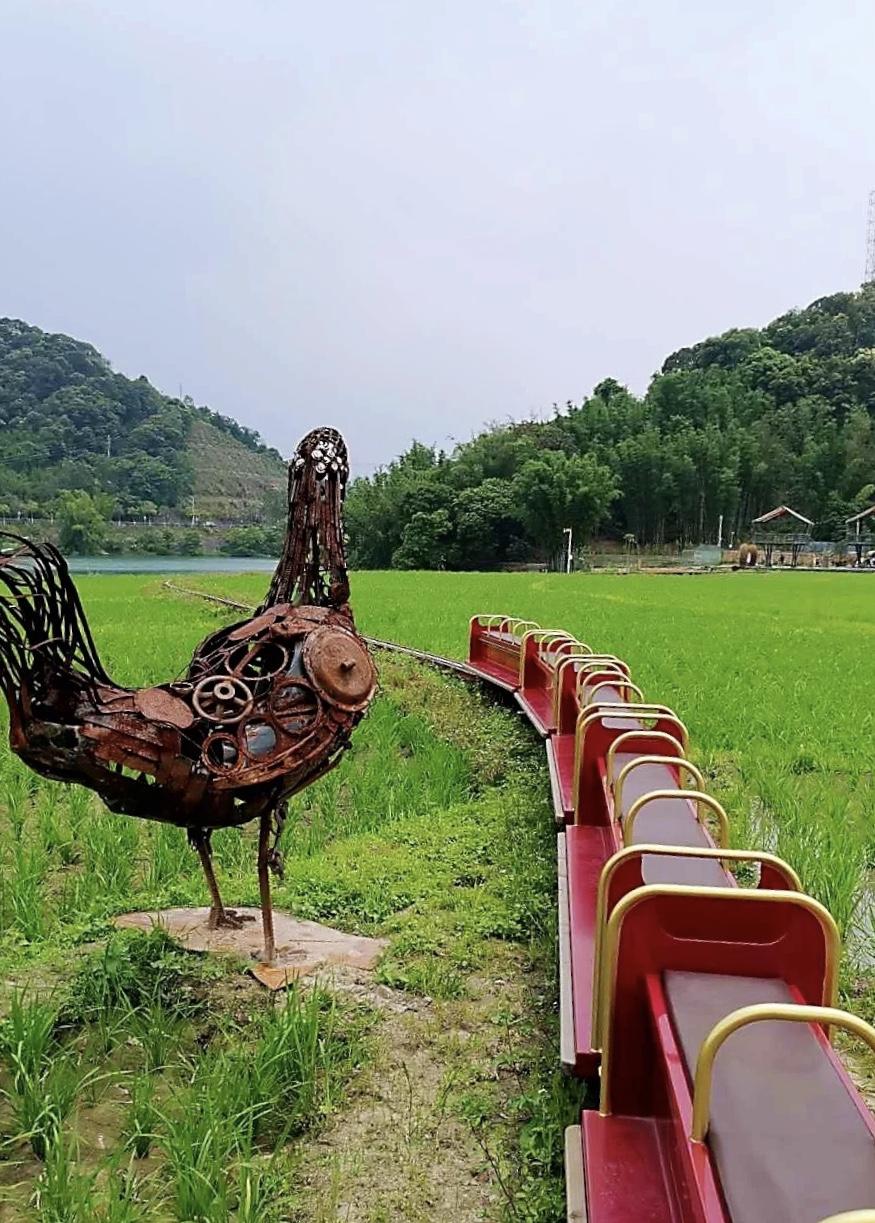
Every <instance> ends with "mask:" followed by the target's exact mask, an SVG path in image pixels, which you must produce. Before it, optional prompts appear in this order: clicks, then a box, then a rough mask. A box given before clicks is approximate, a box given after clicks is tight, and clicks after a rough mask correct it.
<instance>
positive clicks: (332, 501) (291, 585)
mask: <svg viewBox="0 0 875 1223" xmlns="http://www.w3.org/2000/svg"><path fill="white" fill-rule="evenodd" d="M348 479H349V458H348V456H347V450H346V442H344V440H343V438H342V436H341V435H340V434H339V433H338V432H337V430H336V429H330V428H319V429H313V430H311V432H310V433H308V434H307V435H306V437H303V438H302V439H301V441H300V442H299V443H298V447H297V449H296V450H295V453H294V455H293V456H292V459H291V461H290V463H289V517H288V523H287V526H286V538H285V543H284V545H283V553H282V556H281V557H280V561H279V564H278V565H277V567H276V572H275V573H274V576H273V581H272V582H271V585H270V590H269V591H268V593H267V598H266V599H265V601H264V603H263V604H262V607H270V606H272V605H274V604H276V603H296V604H304V605H307V606H315V607H335V608H340V607H345V605H346V604H347V602H348V600H349V580H348V578H347V573H346V553H345V549H344V543H343V499H344V496H345V495H346V484H347V480H348Z"/></svg>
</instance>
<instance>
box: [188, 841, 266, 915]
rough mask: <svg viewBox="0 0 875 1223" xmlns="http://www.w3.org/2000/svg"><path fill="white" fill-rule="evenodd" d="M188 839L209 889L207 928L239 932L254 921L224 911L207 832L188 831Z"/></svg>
mask: <svg viewBox="0 0 875 1223" xmlns="http://www.w3.org/2000/svg"><path fill="white" fill-rule="evenodd" d="M189 839H190V841H191V843H192V844H193V845H194V847H195V849H196V850H197V854H198V857H199V858H200V860H201V866H202V867H203V871H204V875H205V876H206V880H207V887H208V888H209V889H210V917H209V921H208V923H207V924H208V926H209V928H210V929H211V930H217V929H218V928H219V927H220V926H226V927H229V928H230V929H231V930H239V929H240V927H241V926H242V925H243V923H244V922H245V921H253V920H254V919H253V918H252V917H250V916H249V915H248V914H240V913H235V912H234V910H233V909H226V908H225V906H224V904H223V903H222V895H221V893H220V891H219V884H218V882H217V880H216V872H215V871H214V870H213V855H212V852H211V849H210V834H209V832H207V831H204V830H202V829H199V828H198V829H190V830H189Z"/></svg>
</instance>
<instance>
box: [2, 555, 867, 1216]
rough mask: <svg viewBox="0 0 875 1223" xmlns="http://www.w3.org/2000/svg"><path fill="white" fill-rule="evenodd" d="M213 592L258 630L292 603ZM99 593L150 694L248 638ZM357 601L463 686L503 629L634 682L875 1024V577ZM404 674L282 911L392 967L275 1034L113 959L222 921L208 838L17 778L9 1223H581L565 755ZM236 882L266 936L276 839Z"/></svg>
mask: <svg viewBox="0 0 875 1223" xmlns="http://www.w3.org/2000/svg"><path fill="white" fill-rule="evenodd" d="M198 584H200V585H203V586H204V587H205V588H211V589H213V590H215V591H217V592H220V593H223V594H225V595H228V596H230V597H235V596H236V597H241V598H243V599H244V600H246V601H251V602H255V601H257V599H258V598H259V597H260V596H261V594H262V593H263V589H264V586H265V579H264V578H263V577H262V576H259V577H246V576H243V577H228V576H225V577H222V578H221V579H220V578H211V579H198ZM81 590H82V594H83V599H84V602H85V605H86V608H87V611H88V614H89V617H90V619H91V622H92V625H93V629H94V633H95V636H96V638H97V642H98V645H99V648H100V650H101V654H102V656H103V659H104V662H105V664H106V665H107V667H108V669H109V671H110V673H111V674H113V675H114V676H115V677H116V678H117V679H118V680H119V681H121V682H123V683H130V684H149V683H155V682H158V681H162V680H164V681H166V680H167V679H169V678H170V677H172V676H174V675H178V674H179V673H180V672H182V671H183V669H184V667H185V665H186V662H187V660H188V658H189V656H190V654H191V651H192V648H193V647H194V645H195V644H196V643H197V641H199V640H200V639H201V638H202V637H203V636H204V635H205V633H206V632H208V631H210V630H211V629H212V628H214V627H215V626H216V625H217V624H218V623H219V622H221V621H222V620H224V619H226V618H227V617H226V615H225V613H223V612H221V611H219V610H218V609H215V608H213V607H211V606H209V605H206V604H203V603H199V602H195V601H194V600H185V599H178V598H175V597H173V596H170V595H168V594H167V592H165V591H164V590H163V588H162V586H161V582H160V580H156V579H148V580H144V579H143V578H142V577H121V576H119V577H112V578H107V577H99V578H87V579H83V580H82V582H81ZM353 598H354V606H355V608H356V612H357V617H358V621H359V623H360V625H361V627H362V628H363V629H364V631H366V632H370V633H372V634H374V635H376V636H382V637H387V638H393V639H395V640H398V641H401V642H407V643H409V644H412V645H417V646H422V647H426V648H428V649H430V650H433V651H435V652H438V653H445V654H448V655H452V656H456V657H462V656H463V655H464V652H465V646H466V636H467V620H468V617H469V616H470V615H472V614H474V613H475V612H477V611H484V610H486V611H495V610H508V611H512V612H514V613H518V614H520V615H526V616H531V617H533V618H535V619H537V620H539V621H540V622H541V623H542V624H544V625H546V626H561V627H566V628H568V629H570V630H572V631H574V632H575V633H577V634H578V635H579V636H581V637H582V638H583V639H584V640H586V641H588V642H589V643H590V644H591V645H593V646H594V647H597V648H598V649H600V650H610V651H615V652H616V653H618V654H620V655H621V656H622V657H624V658H625V659H626V660H627V661H628V662H629V663H630V665H631V667H632V671H633V676H634V678H635V679H636V681H637V682H639V683H640V684H641V685H642V686H643V688H644V690H645V692H646V694H647V695H648V696H649V697H652V698H653V699H658V700H662V701H665V702H667V703H669V704H671V705H673V706H674V707H675V708H676V709H677V711H678V712H679V714H680V715H681V717H682V718H683V719H684V721H685V722H686V723H687V725H688V727H689V729H690V734H691V742H692V756H693V758H694V759H695V760H696V761H697V762H698V763H699V764H700V765H701V766H702V767H703V768H704V770H705V772H706V774H707V777H708V782H709V786H710V788H711V789H712V790H713V792H714V793H715V794H716V796H717V797H718V798H719V799H720V800H721V801H722V802H723V803H724V805H725V806H726V808H727V810H728V811H729V814H730V818H731V820H732V826H733V839H734V841H735V843H736V844H742V845H744V844H746V845H755V844H757V845H767V846H770V847H773V848H775V849H776V850H777V852H779V853H781V854H782V856H784V857H786V858H787V859H788V860H789V861H790V862H792V863H793V865H794V866H796V868H797V869H798V870H799V871H800V873H801V875H802V877H803V880H804V882H805V884H806V886H807V887H808V888H809V889H810V890H811V891H812V892H813V893H814V894H815V895H817V896H819V897H820V898H821V899H822V900H824V901H825V902H826V903H827V904H828V905H829V907H830V908H831V909H832V911H833V912H834V914H835V916H836V918H837V920H838V921H839V923H840V925H841V927H842V929H843V931H844V932H845V935H846V936H847V938H848V940H849V947H850V952H849V957H848V959H847V960H846V964H845V973H844V984H843V988H844V990H845V997H846V1001H848V1000H849V1001H850V1003H851V1004H852V1005H854V1006H855V1007H856V1009H858V1010H859V1011H860V1012H861V1013H863V1014H865V1015H867V1016H871V1013H872V1010H873V1004H875V983H873V977H872V974H871V964H869V963H867V962H866V959H865V956H864V954H863V952H864V948H865V942H864V939H862V938H861V937H860V931H861V930H863V929H864V928H865V926H866V922H867V912H868V909H867V901H866V897H867V883H868V875H869V871H870V869H871V866H872V865H873V862H875V833H873V831H872V827H871V819H870V813H871V809H872V799H873V781H872V772H871V767H870V765H869V762H868V744H869V739H870V737H871V731H872V725H871V723H872V718H873V716H875V715H873V713H872V711H871V702H870V700H869V689H870V681H869V678H868V674H867V668H866V659H867V657H868V646H869V645H870V644H871V642H872V640H873V634H875V603H873V598H875V586H873V587H871V588H870V586H869V584H868V582H867V579H866V577H865V576H861V575H847V576H845V575H834V574H812V575H808V574H805V575H791V574H775V575H760V574H753V575H748V574H736V575H731V576H729V575H727V576H715V577H708V578H685V577H645V576H639V575H632V576H628V577H622V576H588V575H575V576H573V577H571V578H565V577H562V576H558V575H502V574H496V575H458V574H400V573H399V574H359V575H355V578H354V586H353ZM380 667H381V685H382V688H381V694H380V696H379V699H378V700H377V702H376V703H375V705H374V707H373V709H372V711H371V713H370V715H369V717H368V718H367V719H366V720H365V722H363V723H362V725H361V727H360V728H359V729H358V730H357V732H356V735H355V737H354V746H353V749H352V750H351V752H349V753H348V754H347V756H346V758H345V759H344V761H343V763H342V764H341V766H340V767H339V768H338V769H337V770H336V771H335V772H334V773H332V774H330V775H329V776H328V777H327V778H325V779H323V780H322V781H321V782H319V783H318V784H317V785H315V786H313V787H312V788H311V789H310V790H308V791H306V792H305V793H304V794H303V795H301V796H300V797H299V798H298V799H296V800H295V802H294V803H293V804H292V806H291V811H290V818H289V821H288V824H287V826H286V829H285V831H284V834H283V844H282V848H283V851H284V854H285V857H286V872H285V878H284V879H283V881H282V882H281V883H279V884H278V885H277V887H276V900H277V904H278V905H279V906H280V907H282V908H286V909H289V910H291V911H294V912H295V913H297V914H298V915H300V916H302V917H310V918H314V919H316V920H320V921H325V922H328V923H331V924H335V925H338V926H341V927H343V928H345V929H348V930H350V931H353V932H360V933H364V934H371V935H378V936H380V937H383V938H385V939H387V940H388V948H387V951H386V953H385V955H384V956H383V958H382V960H381V962H380V964H379V966H378V969H377V972H376V974H375V977H374V983H373V987H372V988H371V989H370V990H365V992H364V994H363V995H362V994H360V993H359V994H357V993H355V992H353V994H352V995H349V994H346V993H344V992H342V991H340V992H338V989H337V988H335V987H334V986H333V985H332V983H331V982H330V981H325V982H322V983H321V984H320V986H319V987H318V988H317V989H315V990H314V991H311V990H308V989H305V990H301V991H295V992H293V993H292V995H291V996H290V1000H289V1002H288V1004H287V1005H283V1004H282V1002H280V1004H279V1005H278V1007H276V1008H274V1007H272V1006H271V1005H270V1003H269V1002H268V1000H267V998H266V997H265V995H264V994H262V993H261V992H260V991H259V990H258V989H257V988H256V987H254V986H251V985H247V984H246V978H245V975H243V966H241V965H238V964H234V963H223V962H221V961H216V960H215V959H212V958H211V959H199V958H196V957H193V956H190V955H187V954H185V953H182V952H180V951H179V950H177V949H176V948H175V947H174V946H173V945H172V944H171V943H170V942H169V941H168V940H167V939H164V938H163V937H161V936H157V935H152V936H149V937H145V936H142V935H121V934H118V933H112V930H111V927H110V924H109V921H110V918H111V917H112V916H113V915H114V914H116V913H119V912H122V911H125V910H128V909H132V908H152V907H158V906H165V905H174V904H203V903H205V889H204V884H203V880H202V877H201V875H200V871H199V867H198V864H197V859H196V857H195V855H194V854H193V853H192V852H191V851H190V850H189V849H188V847H187V845H186V843H185V835H184V833H183V832H182V831H181V830H179V829H174V828H170V827H168V826H165V825H162V824H151V823H141V822H137V821H134V820H130V819H125V818H123V817H119V816H114V815H111V814H110V813H108V812H106V811H105V810H103V808H102V807H101V806H100V804H99V803H98V802H97V801H96V800H95V799H94V798H93V796H91V795H90V794H89V793H87V792H86V791H83V790H80V789H76V788H71V787H66V786H61V785H56V784H54V783H50V782H47V781H43V780H41V779H39V778H36V777H35V776H34V775H33V774H31V773H30V772H29V771H28V770H27V769H26V768H24V766H22V765H21V764H20V763H19V762H18V761H17V760H16V759H15V758H14V757H13V756H12V755H11V754H10V753H9V751H8V749H5V748H2V749H0V969H2V972H3V982H4V984H3V985H2V987H0V1015H2V1016H4V1017H5V1018H4V1020H3V1026H2V1029H0V1093H2V1095H0V1144H2V1148H0V1214H2V1217H3V1218H4V1219H5V1218H6V1217H7V1215H8V1217H9V1218H10V1219H11V1220H17V1219H28V1218H34V1217H37V1218H41V1219H43V1218H44V1219H50V1220H51V1219H57V1220H59V1221H60V1220H64V1221H65V1223H78V1221H79V1220H80V1219H82V1220H84V1219H86V1218H88V1219H92V1218H96V1219H99V1220H106V1223H112V1221H114V1220H119V1221H121V1223H128V1221H129V1220H139V1219H147V1218H148V1219H150V1220H153V1219H154V1220H158V1223H161V1221H162V1220H167V1221H168V1223H171V1221H173V1220H180V1221H181V1220H192V1219H202V1220H208V1221H209V1223H213V1220H216V1221H218V1223H224V1221H225V1220H229V1221H230V1220H231V1219H234V1220H237V1221H245V1220H250V1219H252V1220H254V1219H259V1220H265V1221H266V1223H271V1220H274V1219H275V1220H277V1223H279V1221H280V1220H291V1221H294V1223H317V1220H323V1219H324V1220H327V1219H329V1218H334V1217H337V1212H338V1211H339V1210H341V1209H344V1203H345V1202H348V1201H350V1200H355V1201H357V1202H359V1203H364V1204H365V1205H364V1206H362V1208H361V1217H362V1219H366V1218H367V1219H369V1220H371V1221H372V1223H377V1220H378V1219H393V1218H404V1219H409V1220H412V1221H413V1223H416V1221H417V1220H419V1219H422V1220H425V1219H435V1218H442V1217H443V1218H448V1219H449V1218H453V1219H454V1220H455V1219H460V1220H466V1219H472V1220H473V1219H475V1218H499V1217H504V1218H512V1219H517V1220H526V1221H527V1223H553V1221H554V1220H559V1219H561V1218H562V1217H563V1206H562V1183H561V1135H562V1130H563V1128H564V1126H565V1125H566V1124H567V1123H568V1122H569V1121H570V1120H571V1119H572V1118H573V1116H574V1114H575V1112H576V1111H577V1109H578V1108H579V1104H580V1098H579V1090H578V1088H577V1087H576V1085H575V1084H574V1083H570V1082H569V1081H568V1080H564V1079H562V1078H561V1076H559V1075H557V1073H556V1063H557V1049H558V1037H557V1030H556V1009H555V1008H556V985H555V979H554V972H555V966H554V939H555V911H554V895H555V893H554V889H555V879H554V861H553V853H554V834H553V832H552V827H551V819H550V810H549V802H548V790H547V781H546V771H545V769H544V765H543V753H542V750H541V749H540V748H539V747H538V745H537V744H536V743H535V742H534V740H533V739H532V738H531V737H530V736H529V735H528V733H527V732H526V730H525V729H524V727H523V726H522V724H521V722H520V720H519V719H518V718H515V717H514V715H512V714H510V713H507V712H505V711H503V710H500V709H496V708H493V707H491V706H489V705H488V704H487V703H485V702H483V701H482V700H480V699H479V698H478V697H477V696H476V695H475V694H472V693H470V692H469V691H468V690H467V689H465V687H464V686H463V685H461V684H459V683H455V682H447V681H445V680H444V679H443V678H441V677H439V676H437V675H436V674H435V673H433V672H430V671H428V670H424V669H422V668H419V667H416V666H415V665H412V664H409V663H406V662H404V661H400V660H397V659H391V660H390V659H385V658H384V659H381V662H380ZM215 849H216V857H217V862H218V869H219V871H220V876H221V881H222V885H223V891H224V893H225V896H226V899H227V900H228V902H229V903H236V904H255V903H257V899H258V893H257V884H256V877H255V869H254V865H255V843H254V838H253V833H252V830H246V831H244V832H243V833H242V834H241V833H240V832H237V831H234V830H228V831H225V832H222V833H221V834H219V835H217V836H216V838H215ZM387 997H388V998H389V1007H388V1010H387V1009H386V998H387ZM408 1005H409V1009H407V1008H408ZM399 1067H400V1069H399ZM377 1109H383V1110H384V1111H385V1123H381V1124H380V1125H378V1126H376V1127H374V1126H373V1125H372V1124H371V1122H372V1118H373V1116H374V1113H375V1110H377ZM381 1116H382V1114H381ZM97 1134H99V1135H100V1141H99V1142H98V1141H97V1139H96V1137H95V1135H97ZM446 1161H449V1162H446ZM456 1184H458V1186H459V1193H460V1194H462V1197H463V1198H464V1201H462V1198H460V1199H459V1202H456V1201H455V1199H454V1200H453V1202H452V1203H451V1204H447V1203H448V1201H449V1199H447V1200H446V1201H445V1200H444V1198H443V1197H442V1194H446V1193H447V1189H448V1186H449V1187H451V1186H454V1185H456ZM4 1203H5V1205H4ZM442 1203H443V1205H442ZM366 1207H367V1209H366ZM332 1211H334V1214H332V1213H331V1212H332ZM4 1212H5V1213H4ZM442 1212H443V1213H442Z"/></svg>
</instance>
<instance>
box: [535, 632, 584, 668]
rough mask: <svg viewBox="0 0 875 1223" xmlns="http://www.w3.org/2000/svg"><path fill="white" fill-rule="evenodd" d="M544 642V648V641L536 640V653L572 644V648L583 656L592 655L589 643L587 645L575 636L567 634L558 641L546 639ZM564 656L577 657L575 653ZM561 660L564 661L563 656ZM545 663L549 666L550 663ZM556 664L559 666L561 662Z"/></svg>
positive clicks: (560, 648)
mask: <svg viewBox="0 0 875 1223" xmlns="http://www.w3.org/2000/svg"><path fill="white" fill-rule="evenodd" d="M546 644H547V648H546V649H545V648H544V642H543V641H539V642H538V654H543V653H549V651H550V650H551V649H555V650H562V649H564V648H565V646H572V647H574V649H576V650H578V651H579V652H580V655H581V657H583V658H589V657H590V656H591V655H592V648H591V647H590V646H589V645H587V643H586V642H585V641H581V640H580V639H579V638H577V637H572V636H568V637H567V638H565V639H563V640H562V641H559V642H555V641H548V642H547V643H546ZM566 657H569V658H571V657H577V655H567V656H566ZM562 661H564V658H563V660H562ZM547 665H548V666H550V665H551V664H550V663H548V664H547ZM557 665H558V666H561V663H559V664H557Z"/></svg>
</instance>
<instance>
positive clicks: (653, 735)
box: [606, 719, 689, 786]
mask: <svg viewBox="0 0 875 1223" xmlns="http://www.w3.org/2000/svg"><path fill="white" fill-rule="evenodd" d="M675 720H676V721H678V724H679V725H680V726H682V727H683V729H684V732H685V738H684V739H683V741H681V740H680V739H677V738H676V737H675V736H674V735H670V734H669V733H668V731H667V730H646V729H644V728H642V729H641V730H625V731H623V733H622V735H617V737H616V739H615V740H614V741H613V743H612V744H611V745H610V747H609V748H608V755H607V763H606V771H607V775H608V785H609V786H613V784H614V761H615V759H616V757H617V753H618V752H619V750H620V748H621V747H622V746H623V744H624V743H629V742H630V741H631V740H632V739H641V738H643V737H644V736H646V737H647V738H648V739H658V740H659V742H660V743H670V744H672V746H673V747H676V748H677V749H678V757H679V758H680V757H681V756H683V754H684V752H685V751H686V749H687V747H689V736H688V735H686V729H687V728H686V727H685V726H684V725H683V722H680V720H679V719H675Z"/></svg>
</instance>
